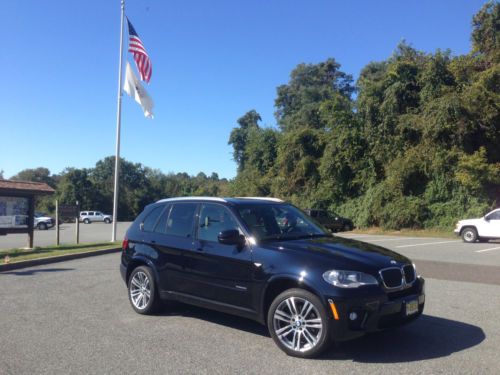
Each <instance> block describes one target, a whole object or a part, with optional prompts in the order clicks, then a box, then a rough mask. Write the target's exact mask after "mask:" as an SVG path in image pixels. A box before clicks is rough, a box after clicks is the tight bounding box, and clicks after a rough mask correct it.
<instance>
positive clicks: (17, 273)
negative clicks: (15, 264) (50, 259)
mask: <svg viewBox="0 0 500 375" xmlns="http://www.w3.org/2000/svg"><path fill="white" fill-rule="evenodd" d="M73 270H74V268H44V269H32V270H27V271H7V272H0V276H1V275H15V276H33V275H35V274H37V273H47V272H64V271H73Z"/></svg>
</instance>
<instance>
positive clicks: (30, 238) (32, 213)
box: [28, 195, 35, 249]
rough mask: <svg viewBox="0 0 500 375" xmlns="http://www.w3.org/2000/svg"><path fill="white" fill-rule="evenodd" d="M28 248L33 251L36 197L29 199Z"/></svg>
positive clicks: (32, 196)
mask: <svg viewBox="0 0 500 375" xmlns="http://www.w3.org/2000/svg"><path fill="white" fill-rule="evenodd" d="M28 211H29V212H28V247H29V248H30V249H33V239H34V238H33V237H34V235H33V225H34V224H35V223H34V221H35V219H34V218H35V196H34V195H31V196H30V197H28Z"/></svg>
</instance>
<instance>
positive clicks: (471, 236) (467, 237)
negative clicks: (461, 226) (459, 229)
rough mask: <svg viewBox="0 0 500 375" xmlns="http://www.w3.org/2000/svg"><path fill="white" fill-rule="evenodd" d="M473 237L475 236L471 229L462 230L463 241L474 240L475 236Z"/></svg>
mask: <svg viewBox="0 0 500 375" xmlns="http://www.w3.org/2000/svg"><path fill="white" fill-rule="evenodd" d="M474 237H475V236H474V232H473V231H472V230H469V229H468V230H466V231H465V232H464V240H465V241H467V242H472V241H474V240H475V238H474Z"/></svg>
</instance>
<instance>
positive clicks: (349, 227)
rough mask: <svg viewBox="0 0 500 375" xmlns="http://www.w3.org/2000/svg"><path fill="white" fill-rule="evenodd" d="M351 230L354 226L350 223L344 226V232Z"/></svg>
mask: <svg viewBox="0 0 500 375" xmlns="http://www.w3.org/2000/svg"><path fill="white" fill-rule="evenodd" d="M351 230H352V227H351V226H350V225H349V224H344V226H343V227H342V231H343V232H349V231H351Z"/></svg>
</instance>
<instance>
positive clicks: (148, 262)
mask: <svg viewBox="0 0 500 375" xmlns="http://www.w3.org/2000/svg"><path fill="white" fill-rule="evenodd" d="M134 263H140V264H143V265H146V266H148V267H149V268H150V269H151V271H152V272H153V276H154V278H155V283H156V285H159V282H160V276H159V275H158V272H157V271H156V267H155V266H154V265H153V262H152V261H151V259H149V258H147V257H145V256H144V255H142V254H135V255H134V257H133V258H132V259H130V261H129V263H128V265H127V279H128V276H129V275H130V273H131V272H132V269H131V267H130V265H131V264H134Z"/></svg>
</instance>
